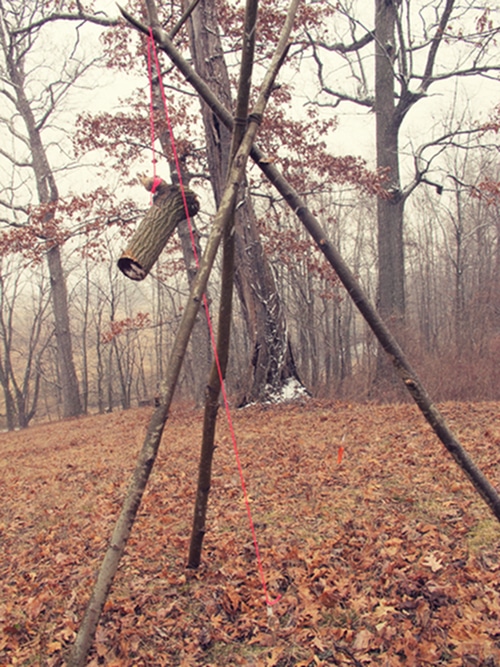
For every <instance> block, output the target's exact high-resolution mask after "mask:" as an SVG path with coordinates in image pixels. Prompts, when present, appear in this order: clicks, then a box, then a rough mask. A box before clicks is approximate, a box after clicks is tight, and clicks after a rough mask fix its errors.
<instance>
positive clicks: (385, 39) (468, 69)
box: [310, 0, 500, 319]
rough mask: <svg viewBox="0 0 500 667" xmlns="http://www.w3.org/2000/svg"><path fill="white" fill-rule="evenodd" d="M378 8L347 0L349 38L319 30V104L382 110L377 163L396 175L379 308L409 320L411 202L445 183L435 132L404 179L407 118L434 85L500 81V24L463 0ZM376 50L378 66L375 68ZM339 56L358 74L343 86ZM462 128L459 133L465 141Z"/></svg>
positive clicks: (384, 217) (381, 248)
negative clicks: (436, 163) (437, 166)
mask: <svg viewBox="0 0 500 667" xmlns="http://www.w3.org/2000/svg"><path fill="white" fill-rule="evenodd" d="M374 6H375V13H374V20H370V17H369V16H367V13H366V7H365V6H364V5H363V3H358V2H350V3H340V4H339V11H338V14H337V18H338V19H339V20H338V22H337V23H336V26H337V34H339V33H340V36H341V41H334V40H333V39H332V40H331V41H328V40H325V39H324V38H323V37H317V38H315V37H314V36H313V35H310V40H311V45H312V49H313V56H314V58H315V61H316V65H317V74H318V80H319V83H320V90H321V92H320V94H319V95H318V97H317V99H316V102H317V103H319V104H322V105H330V106H331V107H333V108H337V107H338V106H339V104H341V103H353V104H356V105H358V107H362V108H366V109H369V110H371V111H374V112H375V119H376V147H377V148H376V150H377V166H378V167H379V168H380V169H383V170H384V171H385V172H386V175H387V179H388V180H387V184H386V186H385V196H383V197H380V198H379V200H378V207H377V218H378V253H379V260H378V272H379V280H378V288H379V294H378V300H379V309H380V312H381V314H382V316H383V317H385V318H396V319H401V318H402V317H403V316H404V312H405V289H404V281H405V271H404V237H403V217H404V208H405V203H406V201H407V199H408V197H409V195H410V194H411V193H412V192H413V191H414V189H415V188H416V187H417V186H418V185H419V184H420V183H427V184H428V185H431V186H433V187H434V188H435V190H436V191H437V192H438V194H439V193H440V192H441V191H442V188H443V183H442V181H434V179H433V176H432V163H433V160H434V158H435V157H436V156H437V155H438V154H440V152H441V151H442V149H443V144H442V143H441V144H439V145H437V146H436V150H435V151H432V150H431V147H432V146H433V145H434V141H433V140H434V137H432V136H429V139H428V141H427V142H426V144H425V148H426V151H427V152H426V153H425V155H424V151H423V150H422V149H423V148H424V142H419V141H417V142H416V144H417V146H418V144H419V143H420V144H421V146H420V148H417V149H415V150H414V156H415V159H414V173H413V177H412V178H411V179H410V180H409V181H408V182H407V183H406V184H403V183H402V178H401V175H400V161H401V157H402V148H401V130H402V127H403V123H404V121H405V119H406V118H407V116H408V114H409V112H410V111H411V110H412V109H413V108H414V107H415V106H416V105H417V103H421V102H422V101H423V100H427V101H428V102H427V104H428V105H429V94H430V89H431V88H436V89H437V88H438V87H439V88H440V89H441V90H443V86H442V85H441V86H440V84H443V83H445V82H448V81H450V80H452V79H455V80H465V79H467V78H469V77H484V78H486V79H487V80H489V81H491V82H492V83H493V82H496V81H498V79H497V78H496V73H497V72H498V71H499V70H500V59H499V58H498V56H497V53H496V47H495V46H494V44H495V39H496V37H497V36H498V32H499V28H498V27H497V26H496V25H495V24H494V10H490V9H487V8H485V7H484V6H483V5H481V4H479V3H468V5H467V7H466V8H465V9H464V8H463V6H462V5H459V4H458V3H457V2H455V0H446V2H441V3H439V4H438V5H435V4H432V3H422V2H417V1H410V0H408V1H407V2H402V1H401V0H375V3H374ZM370 25H371V26H372V27H370ZM373 53H374V55H375V67H374V72H373V71H371V69H370V68H371V63H372V60H371V56H372V54H373ZM339 62H342V63H343V64H344V65H345V69H346V70H347V71H349V73H350V76H349V77H347V78H344V80H343V82H342V84H340V83H339V84H338V85H335V84H334V83H331V79H332V77H331V76H330V75H329V70H334V69H337V68H338V66H339ZM344 71H345V70H344ZM446 113H447V111H446ZM456 130H459V128H458V127H456V128H455V132H453V134H454V135H455V137H456V140H457V141H460V135H459V134H456ZM419 139H420V137H419ZM405 150H406V148H405Z"/></svg>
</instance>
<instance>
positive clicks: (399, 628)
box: [0, 401, 500, 667]
mask: <svg viewBox="0 0 500 667" xmlns="http://www.w3.org/2000/svg"><path fill="white" fill-rule="evenodd" d="M443 411H444V412H445V414H446V416H447V418H448V419H449V421H450V422H451V425H452V426H453V428H454V429H455V430H456V432H457V433H458V435H459V437H460V438H461V440H462V442H463V443H464V445H466V446H467V448H468V450H469V451H470V453H471V454H472V455H473V457H474V458H475V459H476V460H477V462H478V464H479V465H480V466H481V467H482V469H483V470H484V471H485V473H486V474H487V475H488V476H489V478H490V479H491V481H492V482H493V484H495V485H496V486H497V487H498V486H500V447H499V445H500V425H499V424H498V418H497V414H498V405H497V404H493V403H481V404H468V405H464V404H448V405H445V406H443ZM149 414H150V413H149V409H141V410H130V411H127V412H121V413H115V414H111V415H101V416H95V417H87V418H82V419H78V420H68V421H64V422H59V423H54V424H43V425H38V426H34V427H32V428H30V429H29V430H26V431H23V432H17V433H8V434H3V435H2V438H1V441H0V452H1V456H0V468H1V474H0V486H1V490H2V498H3V502H2V511H1V515H0V665H1V666H2V667H4V666H5V667H7V665H43V666H44V667H45V666H47V667H61V666H62V665H63V664H64V662H63V659H64V655H65V652H66V651H67V648H68V647H69V646H70V645H71V643H72V641H73V640H74V637H75V632H76V631H77V629H78V623H79V619H80V618H81V616H82V613H83V610H84V608H85V605H86V603H87V601H88V598H89V595H90V592H91V589H92V585H93V581H94V577H95V573H96V569H97V568H98V566H99V564H100V561H101V558H102V556H103V552H104V550H105V548H106V542H107V540H108V539H109V535H110V532H111V530H112V527H113V525H114V521H115V519H116V516H117V513H118V511H119V509H120V504H121V501H122V498H123V495H124V493H125V491H126V486H127V482H128V477H129V474H130V472H131V470H132V468H133V466H134V462H135V456H136V454H137V451H138V450H139V448H140V447H141V445H142V439H143V436H144V432H145V429H146V426H147V423H148V420H149ZM233 418H234V421H235V428H236V434H237V438H238V443H239V447H240V455H241V460H242V465H243V468H244V471H245V476H246V483H247V487H248V492H249V495H250V500H251V507H252V512H253V517H254V520H255V523H256V530H257V535H258V539H259V547H260V551H261V556H262V559H263V566H264V572H265V576H266V581H267V585H268V588H269V593H270V595H271V596H272V597H274V596H277V595H281V596H282V597H281V599H280V601H279V602H278V603H277V604H276V605H275V606H273V607H272V608H270V609H266V606H265V603H264V598H263V592H262V588H261V584H260V580H259V576H258V572H257V568H256V561H255V553H254V547H253V543H252V539H251V535H250V532H249V528H248V522H247V517H246V510H245V506H244V503H243V501H242V494H241V489H240V486H239V480H238V474H237V470H236V466H235V462H234V456H233V452H232V446H231V442H230V438H229V436H228V433H227V427H226V424H225V423H224V420H223V419H222V418H221V421H220V424H219V428H218V437H217V450H216V455H215V464H214V477H213V485H212V490H211V495H210V510H209V517H208V521H209V524H208V526H207V528H208V532H207V534H206V537H205V549H204V554H203V564H202V567H201V568H200V569H199V570H198V571H189V570H186V568H185V563H186V556H187V546H188V541H189V536H190V527H191V519H192V508H193V502H194V498H193V494H194V490H195V480H196V474H197V458H198V449H199V441H200V432H201V414H200V413H199V412H197V411H194V410H191V409H188V408H177V409H175V410H174V412H173V414H172V416H171V418H170V419H169V422H168V424H167V428H166V431H165V434H164V442H163V444H162V449H161V452H160V456H159V459H158V462H157V464H156V466H155V469H154V471H153V474H152V479H151V481H150V484H149V487H148V490H147V493H146V496H145V499H144V503H143V505H142V507H141V510H140V517H139V519H138V521H137V523H136V526H135V527H134V530H133V533H132V538H131V540H130V542H129V545H128V548H127V554H126V556H125V558H124V559H123V562H122V564H121V567H120V570H119V574H118V576H117V579H116V581H115V585H114V587H113V590H112V593H111V595H110V598H109V600H108V602H107V605H106V608H105V611H104V615H103V618H102V622H101V624H100V626H99V630H98V633H97V637H96V642H95V646H94V649H93V652H92V655H91V659H90V663H89V664H90V665H91V667H96V666H97V665H106V666H108V667H128V666H129V665H130V666H132V665H134V666H137V667H139V666H142V665H144V666H146V665H151V666H155V667H157V666H158V667H161V666H162V665H164V666H167V665H168V666H172V665H179V666H182V667H190V666H193V667H194V666H196V665H206V666H207V667H209V666H212V665H213V666H214V667H215V666H217V667H219V666H220V665H249V666H251V665H255V666H261V665H262V666H264V667H273V666H274V667H288V666H292V665H294V666H297V667H300V666H303V667H306V666H307V667H312V666H316V665H355V666H359V665H363V666H365V665H382V666H384V667H398V666H400V665H401V666H405V667H408V666H414V667H420V666H422V665H446V666H449V667H475V666H479V665H482V666H484V667H494V666H495V665H497V666H498V665H500V578H499V573H500V557H499V551H498V547H499V545H500V529H499V527H498V526H497V524H496V522H495V520H494V519H493V518H492V517H491V516H490V514H489V511H488V509H487V508H486V507H485V505H484V503H483V502H482V501H481V500H480V499H479V498H478V497H477V496H476V494H475V492H474V490H473V489H472V487H471V485H470V484H469V483H468V481H467V480H466V479H465V478H464V477H463V476H462V473H461V472H460V471H459V470H458V469H457V468H456V466H455V464H454V463H453V461H452V460H451V459H450V457H449V456H448V455H447V454H446V453H445V452H444V450H443V449H442V447H441V445H440V444H439V442H438V441H437V439H436V438H435V436H434V435H433V434H432V432H431V431H430V429H429V427H428V426H427V425H426V424H425V423H424V421H423V419H422V418H421V416H420V415H419V414H418V412H417V410H416V409H415V408H414V407H413V406H409V405H395V406H376V405H357V404H354V405H350V404H345V403H334V402H328V403H327V402H316V401H308V402H305V403H301V404H290V405H282V406H272V407H251V408H247V409H245V410H240V411H235V412H234V415H233ZM339 447H343V448H344V449H343V457H342V462H341V463H340V465H339V456H338V451H339Z"/></svg>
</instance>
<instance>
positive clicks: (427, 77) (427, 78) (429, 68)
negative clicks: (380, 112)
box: [421, 0, 455, 91]
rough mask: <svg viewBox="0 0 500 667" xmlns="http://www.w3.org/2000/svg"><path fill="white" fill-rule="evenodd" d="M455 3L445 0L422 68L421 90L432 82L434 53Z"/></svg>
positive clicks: (434, 61) (453, 0)
mask: <svg viewBox="0 0 500 667" xmlns="http://www.w3.org/2000/svg"><path fill="white" fill-rule="evenodd" d="M454 4H455V0H446V6H445V8H444V11H443V13H442V14H441V19H440V20H439V25H438V27H437V28H436V32H435V34H434V37H433V38H432V42H431V48H430V49H429V54H428V56H427V62H426V64H425V70H424V75H423V77H422V84H421V86H422V90H424V91H425V90H427V89H428V88H429V86H430V85H431V83H432V82H433V80H435V79H433V78H432V72H433V70H434V65H435V63H436V55H437V52H438V49H439V46H440V44H441V41H442V39H443V35H444V32H445V30H446V26H447V25H448V21H449V19H450V16H451V12H452V11H453V5H454Z"/></svg>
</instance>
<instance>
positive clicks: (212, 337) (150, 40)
mask: <svg viewBox="0 0 500 667" xmlns="http://www.w3.org/2000/svg"><path fill="white" fill-rule="evenodd" d="M151 53H152V55H153V58H154V64H155V66H156V72H157V75H158V81H159V85H160V92H161V97H162V102H163V108H164V110H165V118H166V121H167V126H168V132H169V135H170V143H171V146H172V153H173V156H174V162H175V168H176V171H177V175H178V178H179V185H180V189H181V193H182V199H183V202H184V209H185V212H186V219H187V223H188V228H189V235H190V238H191V245H192V248H193V254H194V259H195V263H196V266H197V267H198V266H199V258H198V252H197V250H196V243H195V238H194V233H193V226H192V224H191V217H190V215H189V209H188V204H187V199H186V194H185V190H184V184H183V182H182V173H181V169H180V164H179V158H178V155H177V148H176V145H175V138H174V133H173V130H172V125H171V122H170V116H169V113H168V104H167V98H166V96H165V90H164V87H163V81H162V78H161V69H160V63H159V61H158V54H157V51H156V45H155V41H154V37H153V31H152V29H151V28H150V29H149V38H148V74H149V84H150V91H151V104H150V122H151V141H152V143H153V144H154V136H155V135H154V117H153V111H154V110H153V75H152V68H151V67H150V58H151V56H150V54H151ZM153 156H154V145H153ZM153 164H154V166H155V171H154V174H155V177H156V160H155V159H153ZM203 306H204V308H205V313H206V317H207V324H208V330H209V334H210V342H211V345H212V350H213V354H214V359H215V364H216V366H217V371H218V374H219V380H220V386H221V393H222V399H223V402H224V408H225V411H226V419H227V423H228V426H229V432H230V434H231V440H232V443H233V450H234V456H235V459H236V465H237V467H238V473H239V477H240V484H241V490H242V492H243V498H244V501H245V507H246V510H247V516H248V523H249V525H250V531H251V533H252V539H253V544H254V548H255V557H256V560H257V567H258V570H259V575H260V580H261V584H262V590H263V592H264V597H265V600H266V604H267V606H268V607H272V606H273V605H275V604H276V603H277V602H278V601H279V600H280V598H281V595H278V597H277V598H275V599H274V600H272V599H271V598H270V597H269V593H268V590H267V586H266V579H265V576H264V567H263V564H262V558H261V555H260V550H259V544H258V541H257V533H256V530H255V524H254V521H253V518H252V512H251V509H250V501H249V499H248V493H247V489H246V484H245V478H244V474H243V468H242V465H241V459H240V454H239V450H238V443H237V440H236V433H235V430H234V425H233V419H232V416H231V410H230V408H229V401H228V398H227V394H226V385H225V382H224V377H223V375H222V370H221V367H220V362H219V355H218V354H217V344H216V341H215V335H214V330H213V326H212V320H211V317H210V312H209V308H208V300H207V298H206V295H203Z"/></svg>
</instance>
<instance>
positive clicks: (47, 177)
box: [7, 54, 82, 417]
mask: <svg viewBox="0 0 500 667" xmlns="http://www.w3.org/2000/svg"><path fill="white" fill-rule="evenodd" d="M7 65H8V70H9V75H10V79H11V81H12V83H13V84H14V86H15V88H16V95H17V97H16V107H17V109H18V111H19V113H20V115H21V117H22V119H23V121H24V123H25V125H26V129H27V133H28V145H29V149H30V151H31V155H32V168H33V172H34V174H35V179H36V185H37V191H38V199H39V202H40V204H41V206H42V207H45V211H42V213H41V214H42V215H43V221H42V222H43V227H45V228H46V229H47V230H50V227H51V225H52V223H53V220H54V217H55V207H56V204H57V201H58V199H59V193H58V190H57V186H56V182H55V179H54V174H53V172H52V170H51V167H50V164H49V161H48V159H47V155H46V152H45V148H44V146H43V142H42V137H41V134H40V129H39V127H38V125H37V123H36V120H35V117H34V115H33V111H32V109H31V106H30V103H29V101H28V99H27V97H26V94H25V90H24V75H23V72H22V70H21V69H20V68H19V65H18V63H17V62H16V61H15V60H14V57H13V56H12V54H9V58H8V62H7ZM45 239H46V247H47V252H46V257H47V264H48V267H49V275H50V288H51V297H52V307H53V312H54V321H55V334H56V341H57V354H58V362H59V369H60V373H61V377H60V380H61V384H62V386H61V395H62V400H63V417H73V416H76V415H79V414H81V412H82V407H81V403H80V395H79V389H78V380H77V376H76V370H75V365H74V361H73V348H72V344H71V332H70V324H69V311H68V297H67V292H66V280H65V277H64V273H63V269H62V263H61V251H60V246H59V244H58V241H57V240H55V239H53V238H52V235H51V233H50V231H48V233H47V236H46V237H45Z"/></svg>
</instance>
